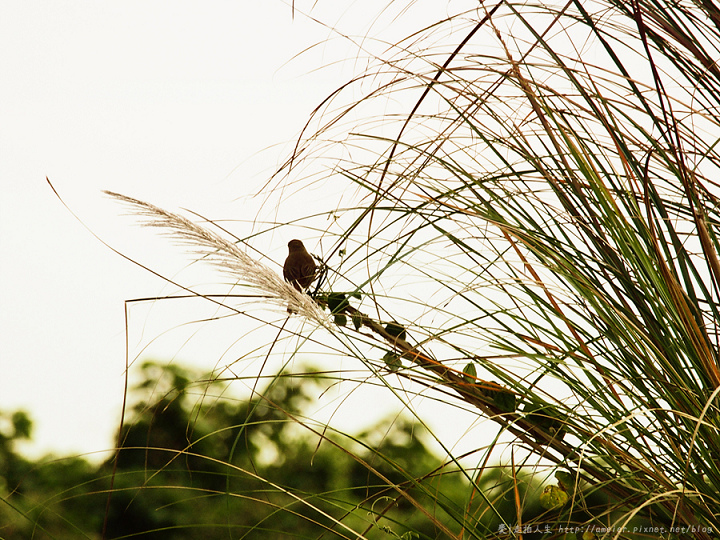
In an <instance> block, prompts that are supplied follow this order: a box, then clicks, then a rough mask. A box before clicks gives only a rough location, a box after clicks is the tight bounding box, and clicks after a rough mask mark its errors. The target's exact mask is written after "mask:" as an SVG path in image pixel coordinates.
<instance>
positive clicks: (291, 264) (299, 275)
mask: <svg viewBox="0 0 720 540" xmlns="http://www.w3.org/2000/svg"><path fill="white" fill-rule="evenodd" d="M288 249H289V250H290V253H289V254H288V256H287V259H285V264H284V265H283V277H284V278H285V281H289V282H290V283H292V285H293V287H295V288H296V289H297V290H298V291H302V290H304V289H307V288H308V287H309V286H310V284H311V283H312V282H313V280H314V279H315V272H316V270H317V268H316V266H315V259H313V256H312V255H310V254H309V253H308V252H307V250H306V249H305V246H304V245H303V243H302V242H301V241H300V240H290V242H288Z"/></svg>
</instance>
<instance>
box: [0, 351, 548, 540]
mask: <svg viewBox="0 0 720 540" xmlns="http://www.w3.org/2000/svg"><path fill="white" fill-rule="evenodd" d="M308 372H312V370H308ZM326 384H327V383H326V382H324V381H323V379H322V378H320V377H319V376H308V375H303V376H300V377H292V376H280V377H278V378H276V379H274V380H273V383H272V384H271V385H270V387H269V388H268V389H267V391H265V392H264V393H263V395H262V396H256V397H255V398H254V399H251V400H244V399H236V398H232V397H229V396H228V395H227V390H228V385H227V383H225V382H220V381H208V380H204V379H203V377H201V376H200V375H199V374H197V373H192V372H190V371H188V370H185V369H183V368H180V367H178V366H174V365H172V366H161V365H159V364H156V363H147V364H145V365H144V366H143V367H142V381H141V382H140V383H139V384H138V385H137V386H136V387H135V389H134V390H133V391H132V392H131V394H130V398H131V400H134V401H135V405H134V406H133V408H132V411H130V413H129V414H128V419H127V422H126V425H125V427H124V428H123V431H122V435H121V441H122V446H121V449H120V451H119V452H118V454H117V459H118V463H117V469H116V470H115V471H114V467H113V466H114V459H111V460H109V461H107V462H105V463H103V464H101V465H99V466H93V465H91V464H90V463H88V462H87V461H86V460H84V459H82V458H79V457H76V458H64V459H43V460H40V461H38V462H35V463H33V462H30V461H28V460H26V459H24V458H22V457H21V456H20V455H18V454H17V452H16V451H15V449H14V448H13V443H14V441H16V440H18V439H21V438H29V437H30V435H31V423H30V421H29V419H28V417H27V416H26V415H25V414H23V413H15V414H14V415H11V416H9V415H6V417H7V418H12V424H11V425H12V426H13V427H12V428H11V429H10V430H9V432H8V433H7V434H3V435H2V438H1V439H0V460H1V461H0V465H1V466H2V467H1V468H0V478H2V480H3V481H2V487H3V491H2V498H3V505H2V507H0V538H12V539H30V538H32V539H45V538H55V539H66V538H67V539H70V538H99V535H100V531H101V530H102V526H103V520H104V518H105V508H106V502H107V497H108V489H109V488H110V485H111V478H112V476H113V474H114V482H113V484H112V486H113V487H112V492H111V494H110V505H109V510H108V514H107V524H106V538H121V537H133V538H153V539H165V538H167V539H185V538H188V539H190V538H198V537H202V538H208V539H212V538H218V539H220V538H223V539H224V538H258V539H260V538H263V539H267V538H270V539H273V538H277V539H280V538H320V537H324V538H356V537H357V536H358V535H363V537H365V538H372V539H375V538H377V539H381V538H398V537H403V535H405V536H404V538H445V536H444V535H443V534H442V533H441V532H440V531H438V529H437V527H436V521H437V520H439V521H441V522H447V521H450V520H449V516H448V513H458V512H460V511H461V509H462V508H463V507H468V508H470V507H471V508H472V509H473V512H475V513H476V515H477V516H478V520H477V523H476V525H475V526H478V524H482V527H483V528H485V529H486V530H487V531H488V532H490V531H492V530H497V527H498V525H499V524H500V523H502V522H507V523H509V522H512V520H513V519H514V516H515V514H516V508H515V504H514V501H513V498H512V497H511V496H509V495H508V493H511V492H512V488H511V486H512V485H513V483H514V482H513V479H512V478H511V477H510V476H509V475H508V473H507V471H504V470H502V469H496V470H495V471H494V472H492V471H491V472H486V474H485V475H484V476H483V478H482V480H481V482H480V483H479V484H478V485H481V486H482V490H483V497H486V496H490V497H492V498H494V499H495V502H496V503H497V505H498V506H497V508H499V509H501V510H502V512H504V519H503V518H500V517H499V516H498V515H497V514H496V513H495V512H491V511H490V510H489V507H487V505H484V504H483V503H482V502H481V501H482V498H483V497H481V495H480V494H479V493H475V495H474V498H473V499H468V493H469V490H468V488H469V486H470V482H469V481H468V480H467V479H466V478H464V477H463V476H462V475H461V474H460V473H459V470H458V469H457V468H454V467H452V466H450V465H448V464H444V466H443V464H442V463H441V461H440V460H439V459H438V458H437V457H436V456H435V455H434V454H433V453H432V452H430V451H429V449H428V447H427V446H426V444H425V443H424V442H423V439H424V437H425V435H426V434H425V432H424V431H423V430H422V429H420V428H419V427H418V426H416V425H413V424H412V423H411V422H409V421H408V420H405V419H402V418H400V419H397V418H395V419H392V420H391V419H387V420H385V421H383V422H381V423H380V424H379V425H377V426H374V427H373V428H372V429H371V430H369V431H367V432H365V433H360V434H357V435H356V436H354V437H350V438H347V436H345V435H343V434H340V433H334V434H327V433H325V434H321V433H320V432H312V431H308V430H305V431H303V430H298V426H302V425H303V424H302V423H298V422H297V421H296V419H297V418H302V417H303V411H304V410H305V409H306V408H307V406H308V405H309V404H310V403H311V402H312V401H313V399H315V397H316V396H317V394H318V393H319V392H321V391H322V389H323V387H324V386H325V385H326ZM7 418H5V417H4V418H3V419H4V420H6V419H7ZM343 439H346V440H345V441H344V443H343V444H340V443H341V442H342V441H343ZM366 440H373V441H375V443H374V444H373V445H372V447H371V446H364V445H363V443H362V441H366ZM350 447H353V449H354V450H353V451H350V450H349V448H350ZM393 486H395V489H393ZM519 486H520V488H519V494H520V496H522V497H527V496H532V498H533V499H534V500H535V503H534V504H533V505H526V508H525V516H526V518H529V517H533V516H535V515H537V514H538V513H540V512H542V509H541V508H540V506H539V504H538V503H537V500H538V494H539V491H538V489H539V488H538V486H537V485H531V484H529V483H528V482H527V479H524V480H522V481H520V482H519ZM411 500H414V501H416V503H417V504H411V502H410V501H411ZM427 509H431V513H429V514H428V511H427ZM410 532H412V533H414V536H413V535H410ZM456 532H458V531H456Z"/></svg>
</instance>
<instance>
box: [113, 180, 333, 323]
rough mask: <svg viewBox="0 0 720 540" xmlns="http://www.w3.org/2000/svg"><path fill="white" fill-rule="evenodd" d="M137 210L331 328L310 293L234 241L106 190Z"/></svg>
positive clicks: (148, 222)
mask: <svg viewBox="0 0 720 540" xmlns="http://www.w3.org/2000/svg"><path fill="white" fill-rule="evenodd" d="M104 193H105V194H106V195H109V196H110V197H113V198H114V199H117V200H119V201H121V202H123V203H125V204H128V205H130V206H132V207H133V208H134V209H135V212H134V213H135V214H137V215H138V216H141V217H143V218H146V220H145V222H144V223H143V226H148V227H157V228H160V229H165V230H169V234H170V235H171V236H172V237H173V238H175V239H177V240H179V241H180V243H181V244H183V245H188V246H191V247H192V248H193V250H194V251H195V253H197V254H198V255H200V256H201V257H202V258H206V259H208V260H209V261H210V262H212V263H213V264H215V265H216V266H218V267H220V268H221V269H222V270H224V271H225V272H227V273H228V274H230V275H231V276H233V277H234V278H236V279H238V280H239V281H241V282H244V283H246V284H248V285H250V286H251V287H254V288H257V289H259V290H261V291H263V292H264V293H265V294H266V295H267V297H266V298H267V300H269V301H270V302H272V303H273V304H277V305H281V306H282V307H283V309H285V308H286V307H287V306H290V308H292V310H293V311H294V312H297V313H299V314H301V315H303V316H304V317H307V318H308V319H311V320H313V321H315V322H317V323H318V324H320V325H322V326H325V327H328V328H331V327H332V326H331V325H330V324H329V321H328V318H327V317H326V316H325V314H324V313H323V312H322V310H321V309H320V308H319V307H318V305H317V304H316V303H315V302H314V301H313V299H312V298H310V296H308V295H307V294H304V293H301V292H299V291H297V290H295V288H294V287H293V286H292V285H290V284H289V283H288V282H287V281H285V280H284V279H283V278H282V277H280V276H279V275H278V274H277V273H276V272H273V271H272V270H271V269H270V268H268V267H267V266H265V265H264V264H262V263H261V262H260V261H257V260H255V259H253V258H252V257H250V256H249V255H248V254H247V253H245V252H244V251H243V250H241V249H240V248H239V247H238V246H237V245H236V244H234V243H233V242H229V241H228V240H226V239H225V238H223V237H222V236H220V235H219V234H217V233H215V232H213V231H210V230H208V229H206V228H204V227H201V226H200V225H197V224H196V223H193V222H192V221H190V220H189V219H187V218H185V217H183V216H181V215H179V214H175V213H173V212H169V211H167V210H164V209H162V208H159V207H157V206H155V205H153V204H150V203H147V202H145V201H140V200H138V199H134V198H132V197H128V196H126V195H122V194H120V193H114V192H112V191H104Z"/></svg>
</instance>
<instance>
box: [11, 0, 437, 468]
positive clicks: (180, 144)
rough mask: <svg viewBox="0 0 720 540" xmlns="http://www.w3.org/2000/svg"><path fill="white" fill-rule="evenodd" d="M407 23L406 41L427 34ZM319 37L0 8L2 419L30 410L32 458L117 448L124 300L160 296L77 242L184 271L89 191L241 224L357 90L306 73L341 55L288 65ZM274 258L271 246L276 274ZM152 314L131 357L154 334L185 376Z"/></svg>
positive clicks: (334, 70)
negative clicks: (294, 144) (245, 207)
mask: <svg viewBox="0 0 720 540" xmlns="http://www.w3.org/2000/svg"><path fill="white" fill-rule="evenodd" d="M321 4H322V3H321ZM326 4H329V5H330V9H332V6H333V5H334V2H327V3H326ZM341 4H344V5H348V4H351V3H350V2H347V3H345V2H342V3H341ZM371 4H372V5H375V4H377V5H384V4H385V3H384V2H360V3H354V4H351V5H352V6H354V9H355V11H356V12H357V13H359V14H365V20H362V17H361V18H360V20H359V21H358V25H359V29H358V33H360V35H362V32H364V31H365V30H366V28H365V27H364V26H363V25H366V24H367V23H368V21H369V20H370V16H371V15H373V14H375V13H377V12H378V10H374V9H373V8H372V7H371ZM298 5H299V7H300V4H299V3H298ZM308 5H310V3H308ZM306 7H307V6H306ZM320 8H324V9H325V12H324V13H322V14H321V13H318V12H317V11H314V12H313V14H318V16H321V15H322V16H321V18H323V20H324V21H326V22H329V23H330V24H332V23H333V22H334V20H336V18H337V17H340V16H343V17H344V18H345V19H344V20H348V19H350V20H352V19H353V17H355V15H353V14H352V13H350V14H349V12H345V13H342V12H338V13H336V14H331V13H328V6H322V5H321V6H320ZM418 12H420V13H423V11H422V10H415V11H413V13H418ZM425 16H430V17H432V16H433V15H432V14H428V12H425ZM403 23H407V28H403V29H401V30H400V31H399V34H400V35H405V34H406V33H409V32H406V30H408V29H411V28H417V27H419V26H420V25H422V24H423V23H422V22H418V21H415V20H413V19H412V16H406V17H405V19H403ZM415 23H416V24H415ZM398 26H399V25H398ZM330 35H331V34H330V31H329V30H328V29H327V28H324V27H323V26H321V25H319V24H317V23H314V22H312V21H310V20H308V19H307V18H305V17H303V16H301V15H297V16H296V18H295V20H294V21H293V20H292V19H291V10H290V7H289V6H288V5H285V4H283V3H281V2H279V1H269V0H265V1H262V2H257V1H242V0H233V1H218V2H212V3H198V2H172V3H169V2H153V1H150V2H148V1H142V2H139V1H137V2H135V1H129V2H128V1H126V2H114V3H111V2H94V1H77V0H76V1H73V2H35V1H25V2H4V3H2V5H0V51H2V52H1V54H0V73H2V74H3V77H2V83H0V251H1V252H2V263H1V265H0V366H1V367H2V377H0V409H2V410H4V411H11V410H14V409H17V408H23V409H26V410H28V411H29V412H30V414H31V416H32V418H33V419H34V420H35V441H36V444H35V446H34V448H33V449H32V450H33V453H38V452H45V451H49V450H52V451H54V452H56V453H59V454H66V453H75V452H91V451H96V450H101V449H106V448H108V447H110V446H112V444H113V441H112V435H113V433H114V431H115V430H116V428H117V420H118V415H119V409H120V404H121V402H122V394H123V369H124V341H125V322H124V301H125V300H128V299H132V298H138V297H146V296H156V295H162V294H168V293H169V292H172V291H169V290H168V288H167V287H166V286H165V285H164V283H163V282H162V281H161V280H160V279H158V278H157V277H154V276H152V275H150V274H149V273H147V272H145V271H143V270H141V269H140V268H138V267H137V266H134V265H132V264H131V263H129V262H127V261H125V260H124V259H122V258H121V257H119V256H118V255H116V254H115V253H113V252H112V251H111V250H110V249H108V248H107V247H106V246H104V245H103V244H102V243H101V242H100V241H98V240H97V239H96V238H94V237H93V235H92V234H91V232H89V231H92V233H94V234H96V235H98V236H99V237H100V238H101V239H102V240H103V241H105V242H107V243H109V244H110V245H111V246H113V247H114V248H116V249H118V250H120V251H122V252H123V253H126V254H127V255H129V256H131V257H133V258H135V259H136V260H138V261H140V262H143V263H147V264H148V265H149V266H151V267H153V268H155V266H154V265H158V264H162V265H163V266H164V268H162V269H161V270H164V271H167V272H169V273H170V274H172V272H173V271H175V270H179V269H181V268H182V267H183V266H184V265H185V264H186V263H187V261H188V259H187V258H185V257H184V255H183V253H182V250H181V249H178V248H174V249H173V248H172V246H167V244H168V243H167V241H166V240H158V238H157V237H156V235H154V234H153V233H152V231H150V230H148V229H139V228H138V227H136V226H135V225H134V220H133V219H132V218H128V217H124V216H122V214H123V213H124V212H125V209H124V208H123V207H122V206H120V205H118V204H117V203H115V202H112V201H109V200H108V199H107V198H106V197H104V196H103V195H102V194H101V190H103V189H109V190H113V191H118V192H121V193H124V194H126V195H130V196H132V197H136V198H139V199H143V200H146V201H149V202H152V203H154V204H156V205H158V206H161V207H165V208H168V209H170V210H177V209H178V208H180V207H185V208H190V209H192V210H195V211H198V212H201V213H204V214H205V215H208V216H211V217H213V218H223V217H224V218H229V217H232V216H233V215H236V213H237V212H238V208H239V206H238V204H239V203H238V200H239V198H241V197H243V196H245V195H247V194H249V193H253V192H254V191H255V190H256V189H257V186H259V185H261V184H262V183H263V182H264V181H265V180H266V178H267V176H268V175H269V174H270V173H271V172H272V171H273V169H274V168H275V167H276V166H277V164H278V163H279V161H280V160H282V159H283V158H284V157H287V154H288V151H289V148H290V147H289V146H288V145H287V143H289V142H291V141H292V140H293V137H294V136H295V135H296V134H297V133H298V131H299V130H300V129H301V127H302V126H303V124H304V122H305V120H306V119H307V117H308V115H309V114H310V112H311V111H312V109H313V108H314V107H315V106H316V105H317V104H318V103H319V102H320V101H321V100H322V98H324V97H325V96H326V95H327V94H328V93H329V92H330V91H332V90H333V89H335V88H336V87H337V86H339V85H340V84H341V83H342V82H344V81H345V79H346V78H348V77H350V76H351V74H352V69H353V66H352V62H349V63H346V64H344V65H331V66H329V67H326V68H325V69H322V70H320V71H315V70H316V69H317V68H320V67H322V66H328V64H331V63H332V62H333V60H335V59H338V58H352V55H353V54H355V53H354V51H353V49H352V48H351V47H350V46H348V45H347V44H344V43H343V42H342V40H334V41H332V42H331V43H330V44H329V45H322V46H320V47H318V48H317V49H315V50H313V51H311V52H310V53H308V54H307V55H304V56H303V57H301V58H298V59H293V57H294V56H295V55H297V54H298V53H300V52H301V51H303V50H304V49H306V48H307V47H309V46H311V45H313V44H314V43H318V42H324V41H326V40H327V39H328V37H330ZM291 59H293V60H292V61H291ZM288 61H290V62H289V63H288ZM355 67H357V66H355ZM273 145H280V146H273ZM45 176H48V177H49V178H50V180H51V181H52V182H53V184H54V186H55V188H56V189H57V190H58V192H59V193H60V195H61V196H62V198H63V199H64V201H65V202H66V203H67V204H68V206H69V207H70V208H71V210H72V212H73V213H75V214H76V215H77V216H78V217H79V218H80V220H81V221H82V222H83V224H84V226H83V224H81V223H80V222H79V221H78V220H76V219H75V218H74V217H73V216H72V215H71V214H70V212H68V210H67V209H65V208H64V207H63V205H62V204H61V203H60V201H59V200H58V199H57V198H56V196H55V195H54V194H53V192H52V190H51V189H50V187H49V186H48V185H47V184H46V182H45ZM233 213H234V214H233ZM242 217H244V218H248V217H251V216H249V215H245V216H242ZM88 229H89V230H88ZM286 242H287V238H284V237H278V238H277V246H278V251H277V254H276V258H277V259H279V258H280V257H283V256H284V249H285V248H284V246H285V243H286ZM158 250H162V257H161V258H160V259H159V256H158ZM159 261H160V262H159ZM143 309H145V311H143ZM148 309H156V307H155V306H151V307H148V306H145V307H144V308H143V307H141V308H138V310H139V311H140V314H139V315H136V316H135V317H134V318H133V320H132V322H131V327H130V328H131V341H133V343H135V340H137V341H138V342H140V341H141V338H139V337H138V335H139V334H144V335H145V337H146V338H147V335H150V336H152V337H151V338H150V341H151V346H150V348H149V349H148V351H147V356H151V357H154V358H156V359H158V360H160V361H163V360H166V359H170V358H173V357H174V358H175V359H176V360H177V361H181V362H185V361H189V360H191V359H192V357H193V354H191V352H192V351H190V350H185V349H183V339H185V338H186V335H184V333H183V329H182V328H181V329H180V331H179V332H175V333H172V332H171V333H172V334H173V337H172V339H170V338H168V339H167V340H166V339H164V336H163V335H161V334H162V332H163V330H161V329H158V328H156V327H155V326H153V324H155V323H154V322H152V321H162V322H163V323H165V324H167V326H168V327H170V328H172V327H173V326H174V325H176V324H181V322H182V320H183V316H182V315H178V319H177V320H175V319H174V315H175V313H173V309H174V305H173V307H170V306H168V307H167V308H160V307H157V309H156V312H154V313H153V315H152V316H150V315H147V313H146V311H147V310H148ZM163 309H165V311H163ZM136 312H137V310H136V311H134V312H133V313H136ZM145 317H147V318H145ZM138 321H139V322H138ZM218 354H221V353H218ZM196 359H197V357H196ZM203 367H204V368H205V369H208V370H209V369H212V368H213V367H214V365H207V366H203Z"/></svg>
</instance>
